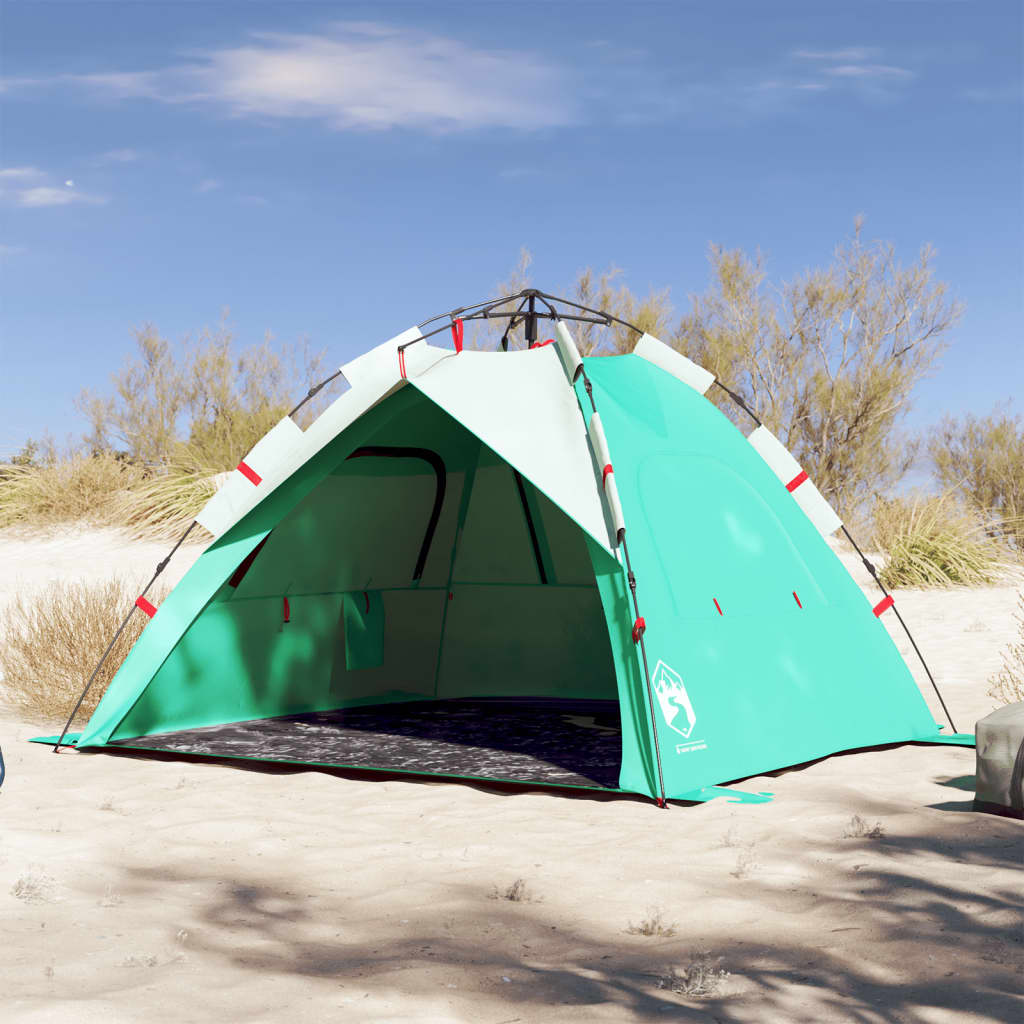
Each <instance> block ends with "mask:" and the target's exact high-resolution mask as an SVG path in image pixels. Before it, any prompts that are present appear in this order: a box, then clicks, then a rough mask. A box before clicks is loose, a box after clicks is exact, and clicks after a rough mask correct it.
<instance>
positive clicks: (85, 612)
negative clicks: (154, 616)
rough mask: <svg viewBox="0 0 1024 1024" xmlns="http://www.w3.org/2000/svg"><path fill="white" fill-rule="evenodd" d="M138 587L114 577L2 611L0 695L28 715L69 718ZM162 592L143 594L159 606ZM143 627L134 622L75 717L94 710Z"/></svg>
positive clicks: (141, 621)
mask: <svg viewBox="0 0 1024 1024" xmlns="http://www.w3.org/2000/svg"><path fill="white" fill-rule="evenodd" d="M141 589H142V588H141V587H140V586H138V585H137V584H134V583H129V582H127V581H125V580H122V579H119V578H117V577H114V578H111V579H108V580H106V581H102V582H98V583H91V582H90V583H86V582H75V583H62V582H58V583H51V584H50V585H49V586H48V587H46V588H45V589H43V590H40V591H37V592H35V593H34V594H31V595H28V596H20V595H19V596H17V597H15V598H14V599H13V600H12V601H11V602H10V603H9V604H8V605H7V608H6V613H5V616H4V618H5V628H4V633H3V637H2V641H3V642H2V644H0V695H2V697H3V698H4V700H6V701H7V702H8V703H10V704H12V705H14V706H15V707H17V708H19V709H20V710H21V711H23V712H25V713H27V714H28V715H29V716H31V717H33V718H37V719H46V720H49V721H54V720H58V719H59V720H61V721H63V718H64V717H65V716H67V715H68V714H70V712H71V709H72V708H73V707H74V704H75V701H76V700H77V699H78V695H79V694H80V693H81V692H82V688H83V687H84V686H85V684H86V681H87V680H88V678H89V676H90V675H91V674H92V671H93V669H94V668H95V667H96V664H97V663H98V662H99V660H100V657H101V656H102V654H103V652H104V651H105V650H106V648H107V644H109V643H110V641H111V638H112V637H113V636H114V634H115V632H116V631H117V627H118V626H119V625H120V624H121V621H122V619H123V618H124V617H125V615H127V614H128V611H129V609H130V608H131V607H132V605H133V604H134V602H135V598H136V597H137V596H138V594H139V592H140V590H141ZM162 595H163V592H162V591H158V592H156V593H155V594H154V591H151V592H150V595H149V596H150V599H151V600H152V601H153V602H154V603H159V601H160V598H161V597H162ZM148 621H149V620H148V619H147V618H146V617H145V615H143V614H142V613H138V614H136V615H133V616H132V618H131V620H130V621H129V623H128V626H127V628H126V629H125V630H124V632H123V633H122V634H121V636H120V638H119V639H118V641H117V643H116V644H115V646H114V649H113V650H112V651H111V652H110V656H109V657H108V658H107V660H106V662H105V663H104V665H103V668H102V669H101V670H100V672H99V674H98V675H97V676H96V681H95V682H94V683H93V685H92V688H91V689H90V691H89V693H88V695H87V696H86V699H85V701H84V703H83V704H82V709H81V712H80V715H82V716H88V715H90V714H92V712H93V711H94V710H95V709H96V705H97V704H98V703H99V701H100V697H102V696H103V692H104V691H105V690H106V688H107V685H108V684H109V683H110V680H111V679H113V677H114V674H115V673H116V672H117V670H118V668H120V666H121V663H122V662H123V661H124V659H125V658H126V657H127V656H128V652H129V651H130V650H131V648H132V644H134V643H135V641H136V640H137V639H138V637H139V634H140V633H141V632H142V629H143V627H144V626H145V625H146V623H147V622H148Z"/></svg>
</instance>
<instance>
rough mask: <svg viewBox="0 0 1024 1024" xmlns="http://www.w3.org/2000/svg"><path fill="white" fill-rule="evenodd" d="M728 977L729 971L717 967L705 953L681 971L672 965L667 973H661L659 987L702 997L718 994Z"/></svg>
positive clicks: (683, 994)
mask: <svg viewBox="0 0 1024 1024" xmlns="http://www.w3.org/2000/svg"><path fill="white" fill-rule="evenodd" d="M728 977H729V972H728V971H725V970H723V969H722V968H721V967H715V966H714V965H713V964H712V963H711V958H710V956H708V955H707V954H704V955H702V956H700V957H698V958H697V959H696V960H694V961H693V962H692V963H690V964H688V965H687V966H686V967H684V968H683V969H682V970H681V971H678V970H676V968H675V967H672V968H671V969H670V970H669V971H668V973H667V974H663V975H661V976H660V977H659V978H658V988H660V989H666V990H668V991H669V992H675V993H676V995H680V996H688V997H689V998H691V999H700V998H703V997H705V996H713V995H717V994H718V992H719V990H720V989H721V987H722V985H723V983H724V982H725V981H726V979H727V978H728Z"/></svg>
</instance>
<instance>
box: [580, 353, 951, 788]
mask: <svg viewBox="0 0 1024 1024" xmlns="http://www.w3.org/2000/svg"><path fill="white" fill-rule="evenodd" d="M586 368H587V372H588V374H589V375H590V378H591V380H592V382H593V385H594V396H595V400H596V402H597V408H598V411H599V412H600V414H601V418H602V420H603V422H604V427H605V431H606V433H607V435H608V439H609V445H610V448H611V455H612V461H613V464H614V467H615V478H616V481H617V483H618V488H619V493H620V496H621V499H622V505H623V510H624V514H625V519H626V526H627V542H628V544H629V547H630V554H631V556H632V561H633V568H634V571H635V573H636V577H637V590H638V595H639V600H640V612H641V614H642V615H643V616H644V618H645V620H646V624H647V632H646V634H645V640H646V645H647V652H648V661H649V664H650V670H651V676H652V683H653V687H654V691H655V693H654V704H655V713H654V720H655V722H656V725H657V730H658V739H659V740H660V744H661V753H662V761H663V766H664V772H665V782H666V790H667V792H668V793H669V795H670V796H671V795H674V796H681V795H682V794H683V793H685V792H689V791H692V790H694V789H697V788H700V787H703V786H710V785H716V784H720V783H724V782H729V781H731V780H734V779H737V778H741V777H743V776H746V775H750V774H754V773H758V772H762V771H770V770H773V769H777V768H781V767H785V766H787V765H792V764H798V763H800V762H802V761H807V760H810V759H813V758H816V757H821V756H824V755H826V754H830V753H834V752H836V751H840V750H846V749H851V748H856V747H862V746H871V745H874V744H879V743H887V742H893V741H900V740H909V739H914V738H918V737H921V738H923V737H926V736H929V735H934V733H935V728H936V727H935V720H934V717H933V715H932V714H931V712H930V711H929V710H928V707H927V705H926V703H925V701H924V699H923V697H922V696H921V694H920V692H919V691H918V689H917V686H916V684H915V683H914V680H913V678H912V676H911V674H910V672H909V670H908V669H907V667H906V665H905V664H904V662H903V660H902V658H901V657H900V655H899V652H898V651H897V649H896V647H895V645H894V644H893V642H892V641H891V639H890V638H889V635H888V634H887V632H886V630H885V628H884V627H883V626H882V624H881V623H880V622H879V621H878V620H877V619H876V618H875V617H874V615H873V614H872V611H871V604H870V602H869V601H868V599H867V597H866V596H865V595H864V594H863V593H862V592H861V590H860V588H859V587H858V586H857V585H856V584H855V583H854V582H853V580H852V578H851V577H850V575H849V574H848V573H847V571H846V570H845V568H844V567H843V566H842V564H841V563H840V561H839V559H838V558H837V557H836V555H835V554H834V553H833V552H832V551H831V549H830V548H829V547H828V545H827V544H826V543H825V541H824V540H823V539H822V537H821V536H820V535H819V534H818V532H817V530H816V529H815V528H814V526H813V525H812V524H811V523H810V521H809V520H808V519H807V517H806V516H805V515H804V513H803V512H802V510H801V509H800V507H799V506H798V505H797V504H796V502H795V501H794V499H793V497H792V495H791V494H789V492H787V491H786V489H785V487H784V486H783V485H782V484H781V483H780V482H779V480H778V479H777V478H776V477H775V475H774V474H773V473H772V471H771V470H770V469H769V468H768V466H767V465H766V464H765V463H764V462H763V460H762V459H761V458H760V456H759V455H758V454H757V452H756V451H755V450H754V449H753V448H752V447H751V446H750V444H749V442H747V440H746V438H745V437H744V436H743V434H741V433H740V432H739V431H738V430H737V429H736V428H735V427H734V426H733V425H732V424H731V423H730V422H729V421H728V420H727V419H726V417H725V416H723V415H722V414H721V413H720V412H719V411H718V410H717V409H716V408H715V407H714V406H713V405H712V404H711V403H710V402H708V401H707V400H705V399H704V398H703V397H702V396H700V395H698V394H697V393H696V392H695V391H693V390H692V389H690V388H689V387H687V386H686V385H685V384H683V383H681V382H680V381H678V380H676V379H675V378H674V377H672V376H670V375H669V374H667V373H665V372H664V371H662V370H660V369H658V368H657V367H655V366H653V365H651V364H650V363H648V362H646V361H645V360H643V359H641V358H639V357H636V356H620V357H611V358H603V359H588V360H586ZM599 583H601V580H600V577H599ZM601 585H602V588H603V592H607V591H608V589H609V583H607V582H605V583H601ZM794 592H795V593H796V595H797V596H796V597H794ZM797 597H798V598H799V603H798V601H797ZM613 599H614V597H613V596H612V595H609V594H607V593H606V596H605V605H606V608H607V607H608V605H609V602H610V600H613ZM716 602H717V605H716ZM620 604H621V601H620ZM801 605H802V607H801ZM623 613H624V614H625V615H626V616H628V620H627V621H631V619H632V609H628V610H627V609H626V608H624V609H623ZM631 653H632V661H633V665H632V666H630V668H629V669H627V670H626V673H627V674H628V675H630V676H632V677H634V678H635V677H636V674H637V670H636V665H637V663H638V652H637V650H636V648H635V647H634V648H633V651H632V652H631ZM620 657H622V658H623V659H629V658H630V652H627V651H625V650H623V651H622V653H621V655H620ZM621 671H622V669H621V668H620V672H621ZM633 685H634V686H635V684H633ZM637 717H638V718H639V716H637ZM643 739H644V737H643V730H642V729H640V728H639V726H638V727H637V742H638V743H639V744H640V745H641V746H643ZM641 781H642V780H641V779H640V778H639V777H636V776H635V775H633V776H631V775H629V774H628V771H627V758H626V757H625V754H624V761H623V780H622V785H623V788H628V789H636V788H639V785H640V783H641Z"/></svg>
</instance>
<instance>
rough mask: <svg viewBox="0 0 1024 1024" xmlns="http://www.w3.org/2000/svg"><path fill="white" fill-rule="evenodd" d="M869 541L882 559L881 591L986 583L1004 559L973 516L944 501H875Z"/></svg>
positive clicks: (949, 500) (1000, 548)
mask: <svg viewBox="0 0 1024 1024" xmlns="http://www.w3.org/2000/svg"><path fill="white" fill-rule="evenodd" d="M873 539H874V543H875V545H876V547H877V548H878V549H879V550H881V551H883V552H884V553H885V555H886V564H885V567H884V568H883V569H882V572H881V579H882V582H883V583H884V584H885V585H886V586H887V587H948V586H953V585H955V584H966V585H969V586H978V585H980V584H984V583H991V582H993V581H994V580H995V579H996V577H997V576H998V575H999V572H1000V569H1001V568H1002V566H1003V565H1004V563H1005V562H1006V560H1007V558H1008V552H1007V551H1006V549H1005V548H1004V547H1003V546H1002V545H1001V544H1000V543H999V542H998V541H997V540H995V539H994V538H992V537H990V536H989V535H988V534H987V532H986V529H985V524H984V523H983V522H982V521H981V520H980V519H979V517H978V515H977V514H976V513H975V512H973V511H972V510H970V509H966V508H964V507H963V506H962V505H960V504H958V503H957V502H956V501H954V500H953V499H952V498H950V497H949V496H948V495H941V496H939V497H921V496H918V497H913V498H895V499H892V500H890V501H886V500H880V501H879V502H878V503H877V504H876V505H875V509H874V538H873Z"/></svg>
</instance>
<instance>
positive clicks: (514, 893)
mask: <svg viewBox="0 0 1024 1024" xmlns="http://www.w3.org/2000/svg"><path fill="white" fill-rule="evenodd" d="M491 899H492V900H508V901H509V902H510V903H526V902H530V901H532V900H533V896H532V895H531V893H530V889H529V886H528V885H527V884H526V879H525V878H517V879H516V880H515V881H514V882H512V883H511V884H510V885H506V886H505V887H504V888H503V889H499V888H498V887H497V886H495V887H494V891H493V892H492V893H491Z"/></svg>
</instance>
